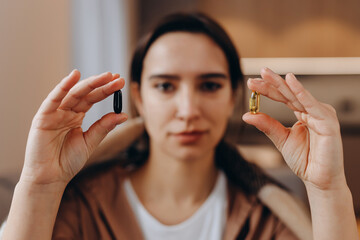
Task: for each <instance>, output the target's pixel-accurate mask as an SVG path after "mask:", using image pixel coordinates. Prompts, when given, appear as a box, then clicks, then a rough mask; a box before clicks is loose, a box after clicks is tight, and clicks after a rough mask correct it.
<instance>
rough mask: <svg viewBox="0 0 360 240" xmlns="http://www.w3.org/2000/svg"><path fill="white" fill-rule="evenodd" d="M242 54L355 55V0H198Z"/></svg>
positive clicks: (359, 25) (359, 50)
mask: <svg viewBox="0 0 360 240" xmlns="http://www.w3.org/2000/svg"><path fill="white" fill-rule="evenodd" d="M198 2H199V9H201V10H202V11H204V12H206V13H208V14H210V15H211V16H213V17H215V18H216V19H218V20H219V22H220V23H221V24H222V25H223V26H224V27H225V28H226V29H227V30H228V32H229V33H230V35H231V36H232V38H233V39H234V41H235V44H236V46H237V48H238V50H239V51H240V53H241V56H242V57H358V56H360V1H358V0H344V1H338V0H327V1H324V0H321V1H312V0H303V1H297V0H286V1H284V0H273V1H267V0H256V1H252V0H223V1H221V3H220V2H219V1H216V0H198Z"/></svg>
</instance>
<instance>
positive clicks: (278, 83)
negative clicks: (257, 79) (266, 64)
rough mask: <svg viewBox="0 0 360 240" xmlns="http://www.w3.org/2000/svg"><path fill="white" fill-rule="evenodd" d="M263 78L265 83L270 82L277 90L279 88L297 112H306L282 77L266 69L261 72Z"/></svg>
mask: <svg viewBox="0 0 360 240" xmlns="http://www.w3.org/2000/svg"><path fill="white" fill-rule="evenodd" d="M261 77H262V78H263V79H264V80H265V81H269V82H270V83H271V84H272V85H273V86H274V87H275V88H277V89H278V91H279V92H281V94H282V95H283V96H284V97H285V98H286V99H288V101H289V102H290V103H291V105H292V106H294V107H295V110H297V111H305V109H304V107H303V106H302V105H301V103H300V102H299V101H298V99H297V98H296V97H295V94H294V93H293V92H292V91H291V90H290V88H289V87H288V85H287V84H286V81H285V80H284V79H283V78H282V77H280V75H278V74H276V73H274V72H273V71H271V70H270V69H269V68H264V69H262V70H261Z"/></svg>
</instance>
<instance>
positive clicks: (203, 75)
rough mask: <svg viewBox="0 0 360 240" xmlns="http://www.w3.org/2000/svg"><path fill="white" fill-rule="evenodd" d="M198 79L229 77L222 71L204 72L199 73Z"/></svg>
mask: <svg viewBox="0 0 360 240" xmlns="http://www.w3.org/2000/svg"><path fill="white" fill-rule="evenodd" d="M198 78H199V79H207V78H220V79H224V80H225V79H228V78H229V77H228V76H227V75H226V74H224V73H205V74H201V75H200V76H199V77H198Z"/></svg>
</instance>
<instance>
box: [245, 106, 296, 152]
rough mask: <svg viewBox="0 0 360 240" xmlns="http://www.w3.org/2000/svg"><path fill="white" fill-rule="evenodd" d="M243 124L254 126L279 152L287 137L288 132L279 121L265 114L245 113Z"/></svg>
mask: <svg viewBox="0 0 360 240" xmlns="http://www.w3.org/2000/svg"><path fill="white" fill-rule="evenodd" d="M242 119H243V120H244V122H246V123H248V124H250V125H253V126H255V127H256V128H257V129H259V130H260V131H262V132H263V133H265V135H266V136H268V137H269V138H270V140H271V141H272V142H273V143H274V144H275V146H276V148H277V149H278V150H279V151H280V152H281V150H282V147H283V145H284V143H285V141H286V139H287V137H288V136H289V133H290V130H289V129H288V128H286V127H284V126H283V125H282V124H281V123H280V122H279V121H277V120H276V119H274V118H272V117H270V116H269V115H266V114H265V113H257V114H251V113H250V112H247V113H245V114H244V115H243V117H242Z"/></svg>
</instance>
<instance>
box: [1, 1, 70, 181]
mask: <svg viewBox="0 0 360 240" xmlns="http://www.w3.org/2000/svg"><path fill="white" fill-rule="evenodd" d="M69 16H70V11H69V1H66V0H65V1H47V0H34V1H28V0H13V1H9V0H0V32H1V38H0V53H1V54H0V84H1V87H0V177H8V176H13V175H14V174H15V176H16V175H17V174H18V173H19V171H20V169H21V166H22V164H23V159H24V152H25V144H26V138H27V134H28V130H29V127H30V124H31V120H32V117H33V116H34V114H35V112H36V110H37V108H38V107H39V106H40V103H41V102H42V100H43V99H44V98H45V97H46V96H47V94H48V92H49V91H50V90H51V89H52V88H53V87H54V86H55V85H56V84H57V82H58V81H60V80H61V79H62V78H63V76H65V75H67V73H68V72H69V71H70V70H71V69H70V27H69V21H70V20H69Z"/></svg>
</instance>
